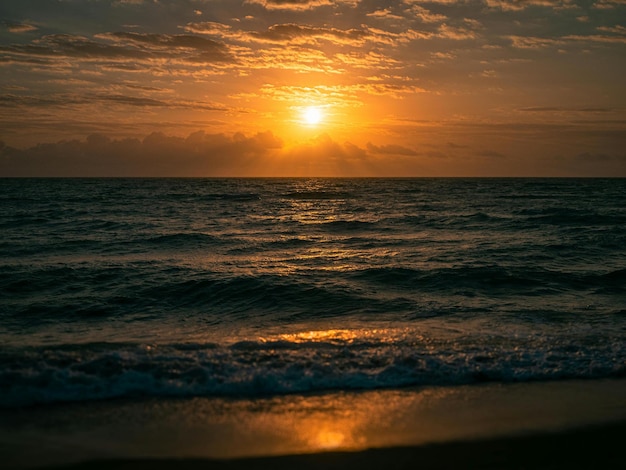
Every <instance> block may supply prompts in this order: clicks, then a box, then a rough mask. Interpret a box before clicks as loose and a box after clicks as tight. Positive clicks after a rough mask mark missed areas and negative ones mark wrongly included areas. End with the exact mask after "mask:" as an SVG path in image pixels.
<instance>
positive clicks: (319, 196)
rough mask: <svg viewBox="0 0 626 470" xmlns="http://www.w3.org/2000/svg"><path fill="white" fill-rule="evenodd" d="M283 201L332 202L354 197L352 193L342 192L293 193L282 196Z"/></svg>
mask: <svg viewBox="0 0 626 470" xmlns="http://www.w3.org/2000/svg"><path fill="white" fill-rule="evenodd" d="M283 197H284V198H285V199H301V200H311V201H316V200H334V199H349V198H352V197H354V195H353V194H352V193H348V192H343V191H294V192H291V193H286V194H284V195H283Z"/></svg>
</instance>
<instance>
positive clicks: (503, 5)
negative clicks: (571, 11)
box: [486, 0, 577, 11]
mask: <svg viewBox="0 0 626 470" xmlns="http://www.w3.org/2000/svg"><path fill="white" fill-rule="evenodd" d="M486 1H487V6H488V7H490V8H498V9H501V10H504V11H520V10H525V9H527V8H531V7H546V8H554V9H556V10H561V9H567V8H577V5H576V4H574V2H573V0H486Z"/></svg>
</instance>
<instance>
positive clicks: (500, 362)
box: [0, 331, 626, 408]
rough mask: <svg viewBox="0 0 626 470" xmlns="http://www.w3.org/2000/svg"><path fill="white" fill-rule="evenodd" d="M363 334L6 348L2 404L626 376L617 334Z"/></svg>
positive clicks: (0, 377)
mask: <svg viewBox="0 0 626 470" xmlns="http://www.w3.org/2000/svg"><path fill="white" fill-rule="evenodd" d="M318 333H319V332H318ZM331 333H332V332H331ZM354 333H355V332H349V331H339V332H335V334H334V335H333V334H326V335H324V334H321V335H318V334H317V333H316V332H308V333H307V334H304V335H293V336H289V335H285V336H284V337H278V338H269V339H259V340H248V341H240V342H237V343H234V344H231V345H219V344H215V343H206V344H202V343H191V344H169V345H139V344H107V343H98V344H86V345H73V346H58V347H49V348H45V349H44V348H34V347H33V348H21V349H20V348H13V349H12V348H5V349H4V350H2V351H0V366H1V367H0V407H5V408H6V407H16V406H32V405H42V404H50V403H59V402H68V401H93V400H103V399H111V398H129V397H156V396H185V397H187V396H226V397H240V396H251V397H255V396H268V395H277V394H290V393H306V392H322V391H325V390H350V389H374V388H397V387H404V386H432V385H456V384H472V383H478V382H485V381H491V382H520V381H535V380H559V379H572V378H599V377H623V376H625V375H626V365H625V364H624V363H623V361H619V360H618V358H620V357H624V354H625V353H626V346H625V344H624V343H623V341H620V340H619V339H616V338H610V337H603V338H597V341H596V342H595V343H591V342H590V341H589V338H587V340H586V342H585V345H584V347H583V346H582V345H581V344H579V342H578V340H577V338H570V340H569V341H564V339H563V338H560V339H559V341H554V340H553V339H552V338H550V337H546V336H530V337H527V338H525V339H521V338H519V337H517V338H515V337H504V336H502V337H497V336H493V335H488V336H487V337H486V338H484V337H474V338H463V339H459V338H454V339H448V340H441V339H437V340H435V339H432V338H427V337H423V336H420V335H404V336H402V335H400V336H395V337H394V336H393V334H392V335H391V337H381V336H377V335H373V336H372V335H367V334H365V335H364V337H360V336H359V334H354ZM468 343H472V344H468ZM469 346H471V347H469ZM574 353H575V354H574Z"/></svg>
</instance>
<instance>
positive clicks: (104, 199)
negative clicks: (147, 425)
mask: <svg viewBox="0 0 626 470" xmlns="http://www.w3.org/2000/svg"><path fill="white" fill-rule="evenodd" d="M0 234H1V237H0V407H3V408H14V407H22V406H33V405H40V406H41V405H53V404H56V403H61V402H69V401H79V402H85V401H98V400H107V399H113V398H141V397H178V396H181V397H186V396H208V397H211V396H220V397H257V396H259V397H260V396H272V395H278V394H293V393H307V392H322V391H326V390H355V389H376V388H399V387H405V386H431V385H454V384H473V383H482V382H525V381H548V380H566V379H575V378H580V379H594V378H606V377H624V376H626V180H625V179H434V178H433V179H0Z"/></svg>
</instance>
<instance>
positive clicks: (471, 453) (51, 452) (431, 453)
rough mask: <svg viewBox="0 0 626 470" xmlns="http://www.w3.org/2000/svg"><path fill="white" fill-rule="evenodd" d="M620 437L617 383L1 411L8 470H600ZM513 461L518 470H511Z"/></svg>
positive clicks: (622, 420) (621, 395) (621, 387)
mask: <svg viewBox="0 0 626 470" xmlns="http://www.w3.org/2000/svg"><path fill="white" fill-rule="evenodd" d="M624 437H626V379H601V380H570V381H558V382H529V383H515V384H481V385H465V386H455V387H422V388H413V389H394V390H371V391H355V392H347V391H342V392H328V393H324V394H316V395H287V396H277V397H271V398H257V399H220V398H189V399H166V398H161V399H157V398H152V399H146V400H134V401H123V402H119V401H116V402H92V403H77V404H66V405H58V406H52V407H38V408H31V409H21V410H1V411H0V462H2V463H3V468H6V469H7V470H9V469H14V470H21V469H44V468H50V469H52V468H58V469H68V470H69V469H74V468H76V469H82V468H84V469H85V470H86V469H96V468H130V466H132V467H133V469H141V468H146V469H147V468H153V469H157V470H158V469H167V468H171V467H174V466H175V467H176V468H180V466H184V467H185V468H190V469H192V468H193V469H201V468H234V469H237V468H260V467H268V466H269V467H274V468H288V467H289V468H293V466H299V467H302V468H303V469H304V468H322V467H324V468H352V467H354V466H356V465H360V466H362V467H364V468H365V469H368V468H380V467H384V466H386V465H387V466H388V465H392V467H393V468H417V467H418V466H419V468H442V469H443V468H516V469H518V468H591V467H590V466H578V467H576V466H575V465H582V463H581V462H587V463H589V462H590V460H589V459H591V458H595V459H596V460H597V459H604V460H597V462H602V465H604V466H603V467H602V466H600V467H599V468H611V465H613V464H612V463H611V462H614V453H615V455H616V452H617V451H618V450H620V449H621V447H620V443H621V442H623V440H624V439H623V438H624ZM555 446H556V447H555ZM557 447H558V448H559V449H560V450H558V452H557V451H556V450H554V449H556V448H557ZM33 449H36V451H34V450H33ZM551 449H552V450H551ZM566 449H570V450H571V452H570V453H568V452H567V451H566ZM555 452H556V454H559V455H558V456H554V455H553V454H554V453H555ZM492 454H493V456H492ZM544 454H545V456H544ZM455 455H463V456H465V457H463V459H464V460H465V461H466V462H470V461H471V462H474V463H472V464H471V465H476V466H475V467H473V466H471V465H469V464H468V465H465V464H464V463H463V462H461V461H457V462H456V464H454V463H453V462H452V461H450V460H449V459H450V458H453V456H455ZM498 456H499V457H498ZM496 458H501V459H504V460H499V461H497V460H493V459H496ZM615 458H616V457H615ZM520 459H521V460H520ZM524 459H531V460H527V462H528V463H527V464H525V465H528V467H524V466H521V467H520V466H513V463H514V461H517V460H520V461H524ZM533 459H534V460H533ZM607 459H608V460H607ZM531 461H532V462H531ZM375 462H377V463H375ZM384 462H387V464H385V463H384ZM418 462H422V463H423V464H424V465H422V463H420V464H419V465H417V463H418ZM541 462H552V463H551V464H550V465H551V466H546V467H541V466H539V464H540V463H541ZM558 462H568V464H567V465H564V466H562V467H559V466H558V465H557V464H558ZM489 465H496V466H489ZM498 465H499V466H498Z"/></svg>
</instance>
